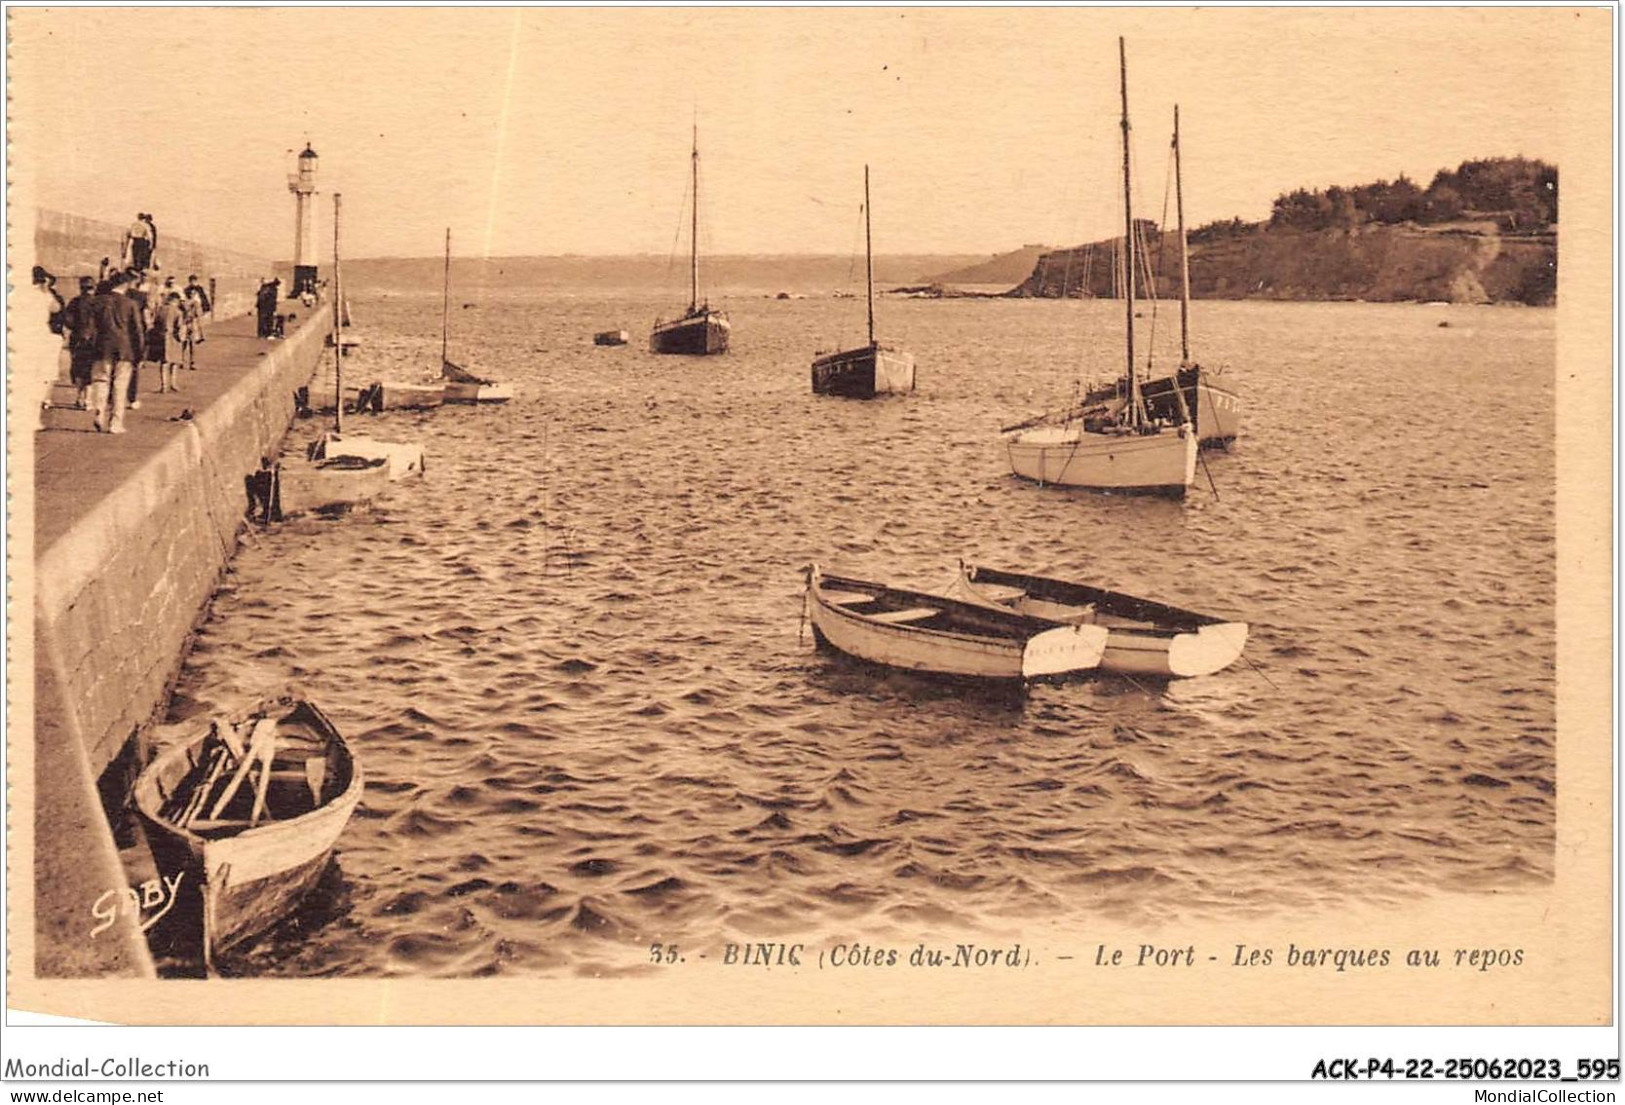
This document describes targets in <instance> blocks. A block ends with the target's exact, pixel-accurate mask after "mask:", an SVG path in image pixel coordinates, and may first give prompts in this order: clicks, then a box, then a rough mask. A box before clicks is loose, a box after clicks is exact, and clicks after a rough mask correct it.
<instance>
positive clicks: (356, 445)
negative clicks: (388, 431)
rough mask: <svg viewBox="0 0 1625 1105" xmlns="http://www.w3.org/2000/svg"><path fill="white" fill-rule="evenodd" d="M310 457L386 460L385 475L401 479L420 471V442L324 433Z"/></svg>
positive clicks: (417, 473)
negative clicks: (386, 473)
mask: <svg viewBox="0 0 1625 1105" xmlns="http://www.w3.org/2000/svg"><path fill="white" fill-rule="evenodd" d="M313 454H314V455H313V456H312V458H311V459H313V460H325V459H329V458H332V457H361V458H362V459H364V460H377V459H380V458H381V459H383V460H385V461H388V462H389V478H390V479H391V480H400V479H405V478H406V477H407V476H421V475H422V474H423V446H421V445H418V444H416V443H415V442H405V441H376V440H374V439H373V438H370V437H359V436H356V435H353V434H345V435H343V436H342V437H341V436H340V435H338V434H328V435H327V436H326V437H324V438H322V439H321V440H320V441H319V442H317V444H316V448H315V449H314V450H313Z"/></svg>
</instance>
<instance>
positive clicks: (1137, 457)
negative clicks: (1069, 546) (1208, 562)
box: [1005, 426, 1196, 496]
mask: <svg viewBox="0 0 1625 1105" xmlns="http://www.w3.org/2000/svg"><path fill="white" fill-rule="evenodd" d="M1005 450H1006V453H1007V455H1008V457H1009V461H1010V470H1011V471H1012V472H1014V473H1015V474H1016V475H1018V476H1020V477H1022V478H1023V479H1028V480H1034V481H1036V482H1038V483H1041V484H1055V485H1058V486H1061V487H1085V488H1091V489H1094V490H1097V491H1118V492H1131V493H1144V494H1158V495H1173V496H1182V495H1184V494H1185V489H1186V488H1188V487H1189V486H1190V485H1191V484H1192V483H1194V482H1195V480H1196V435H1195V434H1194V433H1192V432H1190V430H1189V429H1188V428H1187V427H1181V428H1179V429H1165V430H1162V431H1161V432H1158V433H1151V434H1138V433H1095V432H1091V431H1089V430H1085V429H1083V428H1082V427H1080V426H1043V427H1039V428H1038V429H1035V430H1027V431H1024V432H1022V433H1019V434H1014V435H1011V436H1010V437H1008V438H1006V440H1005Z"/></svg>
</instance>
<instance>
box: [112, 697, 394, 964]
mask: <svg viewBox="0 0 1625 1105" xmlns="http://www.w3.org/2000/svg"><path fill="white" fill-rule="evenodd" d="M255 715H263V716H276V715H280V716H279V723H278V731H279V733H283V732H293V733H299V734H307V735H309V736H310V737H313V738H314V742H312V743H311V744H310V747H311V748H312V749H314V748H317V747H320V748H321V749H322V750H323V759H324V763H325V764H326V768H325V770H326V771H327V772H328V773H329V775H328V777H329V778H332V779H334V780H336V782H335V784H334V787H333V790H334V793H332V794H331V795H330V796H327V797H325V799H324V800H323V801H321V802H320V803H319V804H318V805H316V807H315V808H314V809H312V810H310V811H309V812H307V813H304V814H302V815H300V816H297V817H293V818H289V819H287V820H281V821H267V822H265V823H264V824H262V825H259V826H257V827H254V828H249V829H244V830H242V831H241V832H238V833H236V834H235V835H231V836H221V837H204V836H202V835H199V834H198V833H195V832H192V831H190V830H188V829H186V828H183V827H181V826H179V825H176V824H174V823H173V822H171V821H169V820H168V819H166V818H165V817H164V816H163V815H162V813H161V812H160V811H161V810H162V808H163V805H164V802H165V800H166V797H167V795H168V793H169V792H172V791H173V789H174V788H175V786H176V784H177V783H178V782H179V781H180V780H181V779H182V778H184V777H185V776H186V774H187V772H188V771H190V770H191V766H192V763H193V762H194V760H195V757H196V754H197V751H198V749H199V748H201V746H202V744H203V742H204V740H205V739H206V738H207V737H208V734H209V728H208V725H207V724H206V723H205V724H202V725H198V726H196V727H193V728H190V729H185V730H183V731H182V734H181V735H180V736H179V737H178V739H176V741H175V742H174V743H173V744H171V745H170V746H169V747H168V748H167V749H166V750H165V751H163V752H161V753H160V754H159V755H158V757H157V758H156V759H155V760H154V761H153V762H152V763H151V764H150V765H149V766H148V767H147V769H146V770H145V771H143V772H142V773H141V776H140V777H139V778H138V779H137V781H136V787H135V806H136V810H137V812H138V814H139V815H140V817H141V820H142V824H143V826H144V827H145V830H146V835H147V840H148V843H149V845H150V846H151V848H152V853H153V859H154V861H155V862H156V863H157V865H158V870H159V872H160V874H162V875H163V876H164V877H165V879H166V881H168V882H171V883H172V884H173V885H174V886H175V888H176V889H175V894H176V899H177V900H176V902H175V904H174V905H173V906H172V908H171V910H170V914H171V915H173V916H167V917H166V920H167V921H168V924H167V926H166V935H168V936H170V937H171V938H172V939H173V938H175V937H176V936H179V938H180V939H181V940H183V941H186V942H187V943H190V942H191V941H194V940H195V941H196V942H197V946H198V950H199V951H200V952H201V954H202V958H203V961H204V963H205V964H206V965H211V966H212V964H213V961H214V959H215V958H216V957H217V956H218V955H220V954H221V953H222V952H225V951H228V950H230V949H231V948H233V947H235V946H236V945H238V944H241V943H243V942H244V941H246V940H249V939H251V938H252V937H254V936H257V935H259V934H260V933H262V932H264V931H265V930H266V929H268V928H270V927H271V926H272V925H274V924H276V923H277V922H278V921H279V920H281V919H282V918H283V917H284V916H286V915H287V914H288V913H289V912H290V911H292V910H293V909H294V908H295V907H296V906H297V905H298V904H299V902H300V900H301V899H303V898H304V896H305V895H306V894H307V893H308V892H309V891H310V889H311V887H313V886H314V885H315V884H316V882H317V880H319V879H320V878H321V874H322V871H323V870H324V869H325V868H326V866H327V863H328V860H329V859H330V858H331V856H332V852H333V847H334V845H335V844H336V843H337V842H338V838H339V835H340V834H341V833H342V832H343V831H344V828H345V826H346V825H347V824H349V821H350V817H351V815H352V814H353V813H354V812H355V808H356V805H357V804H358V803H359V802H360V800H361V793H362V790H363V785H364V784H363V779H362V772H361V765H360V764H359V763H358V762H356V760H355V758H354V756H353V755H352V754H351V752H350V750H349V747H348V746H347V745H346V744H345V742H344V739H343V738H342V737H341V736H340V735H339V733H338V731H337V729H335V728H334V727H333V724H332V722H330V721H328V720H327V718H326V716H325V715H323V714H322V713H321V711H320V710H318V709H316V707H315V706H313V705H311V704H310V703H306V702H296V701H293V700H291V699H279V700H275V701H273V702H270V703H262V704H261V705H260V706H258V707H256V708H255V710H253V711H249V712H247V713H246V714H245V715H242V716H243V717H253V716H255ZM290 727H291V728H290ZM275 785H276V784H273V786H275ZM324 785H325V784H324Z"/></svg>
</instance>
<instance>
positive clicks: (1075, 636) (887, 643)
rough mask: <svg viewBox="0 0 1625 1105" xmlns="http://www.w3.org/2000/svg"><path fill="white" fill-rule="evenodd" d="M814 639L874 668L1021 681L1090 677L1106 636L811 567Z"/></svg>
mask: <svg viewBox="0 0 1625 1105" xmlns="http://www.w3.org/2000/svg"><path fill="white" fill-rule="evenodd" d="M807 573H808V583H807V603H808V606H809V608H810V613H811V620H812V626H813V636H814V639H815V640H816V641H817V642H818V643H819V644H820V645H824V646H827V647H830V648H833V649H835V650H836V651H839V652H844V653H846V654H847V655H848V656H853V657H856V658H857V659H859V660H863V661H866V662H868V663H871V664H880V665H883V666H886V667H892V668H900V669H902V670H905V671H912V672H921V673H926V674H930V675H946V676H958V677H966V678H972V679H986V680H1005V681H1020V680H1027V679H1036V678H1040V677H1046V676H1062V675H1070V674H1074V673H1077V672H1083V671H1089V670H1091V669H1093V668H1095V667H1096V666H1097V665H1098V664H1099V663H1100V656H1101V652H1102V650H1103V649H1104V648H1105V643H1106V630H1105V629H1104V628H1103V627H1100V626H1093V625H1083V624H1077V625H1063V624H1061V623H1059V622H1056V621H1053V620H1050V619H1046V618H1035V617H1031V616H1028V615H1025V614H1018V613H1015V612H1012V611H1007V610H1000V609H995V608H993V607H990V606H989V605H988V604H986V603H971V602H965V601H961V600H957V599H953V598H945V597H943V596H942V595H931V594H927V593H925V592H923V591H910V590H905V589H903V588H900V587H889V586H886V585H885V584H881V583H871V582H869V581H867V580H861V579H851V578H848V577H845V576H827V575H824V574H823V572H822V571H820V569H819V567H818V565H817V564H813V565H810V566H809V567H808V569H807Z"/></svg>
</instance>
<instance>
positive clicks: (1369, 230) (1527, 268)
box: [1009, 223, 1557, 305]
mask: <svg viewBox="0 0 1625 1105" xmlns="http://www.w3.org/2000/svg"><path fill="white" fill-rule="evenodd" d="M1120 243H1121V239H1118V240H1117V241H1105V242H1094V243H1090V244H1088V245H1084V246H1076V247H1074V248H1072V249H1067V250H1058V251H1055V252H1053V253H1048V254H1045V255H1044V256H1042V257H1040V258H1039V259H1038V263H1037V264H1036V265H1035V266H1034V267H1033V271H1032V273H1031V274H1030V275H1029V276H1028V277H1027V279H1026V280H1025V281H1023V282H1022V283H1021V284H1020V285H1019V286H1018V287H1016V288H1014V289H1012V290H1011V291H1010V293H1009V294H1010V295H1012V296H1041V297H1047V298H1059V297H1062V296H1068V297H1070V296H1077V295H1079V294H1082V295H1093V296H1109V295H1111V294H1112V292H1113V283H1114V281H1113V269H1114V267H1115V262H1114V256H1115V253H1116V248H1117V246H1118V245H1119V244H1120ZM1150 254H1151V268H1152V271H1153V274H1154V277H1155V280H1156V292H1157V295H1158V296H1159V297H1169V296H1177V295H1178V294H1179V240H1178V237H1177V236H1176V235H1174V234H1164V235H1161V236H1160V240H1158V239H1156V238H1153V240H1152V242H1151V247H1150ZM1190 268H1191V295H1192V296H1194V297H1196V298H1199V299H1303V300H1327V299H1363V300H1369V301H1373V302H1395V301H1403V300H1421V301H1426V300H1445V301H1448V302H1452V303H1527V304H1531V305H1550V304H1552V303H1554V302H1556V298H1557V235H1556V232H1555V230H1554V231H1549V232H1542V233H1534V234H1518V235H1514V234H1506V233H1503V232H1501V231H1499V230H1498V229H1497V228H1496V227H1495V225H1494V224H1493V223H1473V224H1456V225H1453V226H1449V227H1443V228H1429V229H1422V228H1419V227H1414V226H1410V225H1400V226H1375V227H1362V228H1359V229H1356V230H1322V231H1293V230H1266V229H1256V230H1251V231H1247V232H1243V233H1240V234H1234V235H1227V236H1222V237H1217V238H1216V239H1215V240H1212V241H1206V242H1194V243H1192V244H1191V247H1190ZM1139 288H1140V292H1141V294H1144V291H1145V280H1144V278H1143V276H1142V278H1141V280H1140V281H1139Z"/></svg>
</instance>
